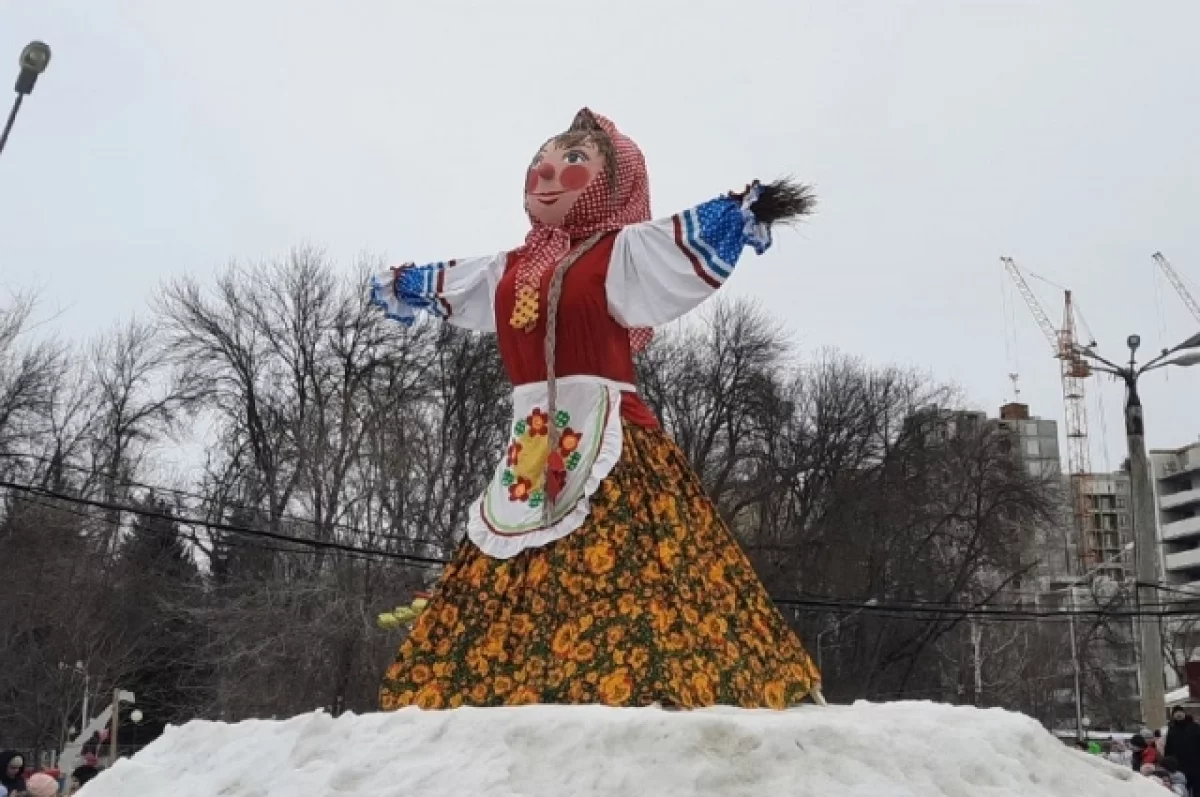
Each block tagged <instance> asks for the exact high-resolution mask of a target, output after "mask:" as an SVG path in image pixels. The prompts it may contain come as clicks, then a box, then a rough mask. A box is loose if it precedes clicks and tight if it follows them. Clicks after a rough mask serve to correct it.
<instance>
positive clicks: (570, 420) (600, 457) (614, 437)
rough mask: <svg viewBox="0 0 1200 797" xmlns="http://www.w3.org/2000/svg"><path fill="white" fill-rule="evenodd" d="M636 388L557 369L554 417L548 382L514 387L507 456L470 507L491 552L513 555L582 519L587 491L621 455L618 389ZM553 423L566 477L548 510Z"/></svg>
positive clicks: (473, 531) (475, 531)
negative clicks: (549, 407) (549, 412)
mask: <svg viewBox="0 0 1200 797" xmlns="http://www.w3.org/2000/svg"><path fill="white" fill-rule="evenodd" d="M634 389H635V388H634V386H633V385H630V384H626V383H623V382H614V381H612V380H609V379H604V378H602V377H598V376H565V377H560V378H559V379H557V380H556V390H557V398H556V404H557V412H555V417H554V418H550V417H549V416H548V415H547V413H546V406H547V398H548V395H547V388H546V383H545V382H537V383H534V384H529V385H521V386H519V387H517V388H516V389H514V390H513V420H512V424H511V426H510V427H509V440H508V445H507V447H506V451H505V454H504V457H503V458H502V459H501V460H500V463H499V465H497V466H496V472H495V474H494V475H493V476H492V480H491V482H490V483H489V484H488V487H487V489H486V490H485V491H484V493H483V495H482V496H480V497H479V499H478V500H477V501H475V503H474V504H472V505H471V510H470V513H469V514H468V519H467V534H468V536H470V538H471V541H472V542H474V543H475V544H476V545H477V546H479V549H480V550H482V551H483V552H484V553H485V554H487V555H488V556H493V557H496V558H498V559H510V558H512V557H514V556H516V555H517V554H519V553H520V552H521V551H523V550H525V549H526V548H536V547H540V546H542V545H546V544H547V543H550V542H553V541H555V540H558V539H561V538H563V537H565V536H567V535H568V534H570V533H571V532H573V531H575V530H576V529H578V528H579V527H580V526H582V525H583V522H584V521H585V520H587V516H588V510H589V506H590V499H591V497H592V495H594V494H595V492H596V490H597V489H598V488H599V487H600V482H602V481H603V480H604V478H605V477H606V476H608V474H609V472H610V471H611V470H612V469H613V466H614V465H616V464H617V461H618V460H619V459H620V458H621V393H622V391H633V390H634ZM551 423H554V424H556V425H557V426H558V427H559V430H560V438H559V444H558V450H559V453H560V454H561V455H562V458H563V460H564V463H565V465H566V484H565V486H564V487H563V488H562V491H561V492H560V493H559V495H558V497H557V498H556V499H555V501H554V502H553V506H552V508H551V512H550V516H549V518H547V516H546V501H547V495H546V490H545V484H544V481H545V471H546V459H547V457H548V456H549V455H550V450H549V449H550V446H549V439H550V435H549V424H551Z"/></svg>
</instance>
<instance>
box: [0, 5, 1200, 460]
mask: <svg viewBox="0 0 1200 797" xmlns="http://www.w3.org/2000/svg"><path fill="white" fill-rule="evenodd" d="M1198 30H1200V3H1196V2H1195V0H1178V1H1177V2H1165V1H1163V2H1152V1H1149V0H1143V2H1128V1H1126V0H1122V1H1120V2H1117V1H1105V0H1074V1H1073V2H1067V1H1066V0H1061V1H1059V2H1056V1H1055V0H1026V1H1024V2H1017V1H1015V0H1014V1H1012V2H968V0H909V1H907V2H903V1H902V0H876V1H875V2H845V1H843V2H821V3H815V2H801V1H800V0H774V1H772V0H757V1H755V0H740V2H738V3H734V2H730V1H729V0H721V1H720V2H699V1H698V0H688V1H685V0H640V1H639V2H628V1H626V2H611V1H609V2H591V3H563V2H533V1H532V0H530V1H528V2H521V1H520V0H503V1H498V0H493V2H482V1H480V2H472V3H467V2H455V1H453V0H437V1H436V2H434V0H425V1H424V2H404V1H403V0H341V2H337V3H332V2H314V1H313V0H287V2H285V1H284V0H274V1H273V2H266V1H265V0H236V2H235V0H203V1H202V2H201V1H200V0H86V1H85V0H0V89H3V90H4V91H7V88H6V87H7V85H8V81H9V80H10V79H11V78H10V77H9V76H7V75H9V74H10V73H11V76H12V77H15V74H16V64H15V61H16V56H17V54H18V52H19V51H20V49H21V47H22V46H23V45H24V44H25V43H26V42H27V41H29V40H31V39H35V38H40V39H43V40H45V41H47V42H48V43H50V45H51V46H52V47H53V50H54V58H53V62H52V63H51V65H50V68H49V70H48V72H47V73H46V74H45V75H44V76H43V77H42V79H41V80H40V81H39V83H38V86H37V90H36V92H35V93H34V94H33V95H32V96H31V97H30V98H29V99H28V101H27V102H26V104H25V107H24V109H23V111H22V112H21V115H20V117H19V119H18V121H17V125H16V128H15V130H14V133H13V135H12V138H11V139H10V141H9V145H8V148H7V149H6V150H5V152H4V153H3V155H2V156H0V289H9V290H13V289H29V288H33V289H38V290H40V291H41V292H42V295H43V298H44V300H45V301H44V304H43V309H44V310H45V311H46V312H47V313H48V314H53V313H55V312H57V313H58V315H57V316H56V320H55V321H54V325H55V328H56V329H58V330H59V331H60V332H61V334H62V335H64V336H69V337H83V336H86V335H88V334H91V333H93V332H95V331H97V330H100V329H102V328H104V327H106V326H107V325H110V324H112V323H113V322H115V321H117V320H120V319H122V318H126V317H128V316H130V315H132V314H134V313H139V312H143V311H144V308H145V307H146V304H147V299H148V297H149V296H150V295H151V294H152V292H153V291H154V290H155V288H156V286H157V285H158V284H159V283H160V281H161V280H163V279H164V278H167V277H170V276H172V275H179V274H195V275H200V276H205V275H210V274H212V273H213V271H214V269H216V268H218V267H220V266H222V265H223V264H225V263H227V262H228V261H229V260H231V259H234V258H237V259H258V258H266V257H273V256H278V255H281V254H285V253H286V252H287V250H288V249H289V248H290V247H292V246H294V245H296V244H304V243H312V244H318V245H321V246H324V247H325V248H326V249H327V250H328V251H329V253H330V254H331V255H332V256H333V257H335V258H337V259H338V260H339V261H340V262H343V263H346V264H347V267H348V266H349V264H350V262H351V261H352V259H353V258H354V256H355V255H357V254H358V253H360V252H372V253H379V254H384V255H387V256H388V257H389V258H392V259H396V260H400V259H403V260H418V261H420V260H431V259H439V258H448V257H455V256H467V255H472V254H482V253H489V252H493V251H498V250H500V249H503V248H509V247H512V246H513V245H515V244H517V243H518V242H519V241H520V240H521V239H522V237H523V236H524V232H525V220H524V217H523V214H522V211H521V201H520V193H521V189H522V178H523V170H524V167H525V164H526V163H527V162H528V159H529V157H530V156H531V154H532V153H533V151H534V150H535V149H536V147H537V146H538V145H539V144H540V143H541V142H542V141H543V140H544V139H545V138H546V137H547V136H548V135H550V134H552V133H554V132H556V131H558V130H560V129H562V128H563V127H564V126H565V125H566V124H567V123H568V122H569V121H570V118H571V116H572V114H573V113H574V111H575V110H576V109H577V108H578V107H580V106H582V105H585V104H586V105H589V106H591V107H592V108H594V109H596V110H597V111H600V112H601V113H604V114H606V115H608V116H610V117H611V118H613V119H614V120H615V121H616V122H617V124H618V125H619V126H621V127H622V128H623V129H624V130H625V132H627V133H628V134H630V135H631V136H632V137H633V138H634V139H635V140H637V141H638V142H639V143H640V144H641V146H642V147H643V149H644V150H645V152H646V156H647V159H648V161H649V167H650V179H651V186H652V190H653V199H654V209H655V213H656V214H658V215H667V214H669V213H671V212H673V211H675V210H678V209H681V208H683V207H686V206H689V205H692V204H695V203H698V202H700V201H703V200H705V199H707V198H709V197H711V196H713V195H715V194H717V193H720V192H722V191H725V190H728V189H730V188H735V187H740V186H742V185H744V184H745V183H746V182H747V181H748V180H750V179H752V178H754V177H763V178H770V177H773V176H776V175H780V174H794V175H796V176H798V177H801V178H802V179H805V180H809V181H812V182H813V183H815V184H816V186H817V189H818V192H819V195H820V199H821V207H820V212H819V214H818V215H817V216H816V217H814V218H813V219H812V221H811V222H810V223H808V224H807V225H806V226H804V227H803V228H801V229H800V230H798V231H796V232H785V233H783V234H781V235H779V236H778V237H777V241H776V247H775V249H774V250H772V252H770V253H769V254H768V255H767V256H765V257H763V258H753V257H748V258H747V259H746V260H745V261H743V263H742V265H741V266H740V267H739V269H738V271H737V272H736V274H735V276H734V277H733V279H732V280H731V281H730V282H729V283H728V287H727V288H726V290H727V291H728V292H729V293H730V294H733V295H737V296H748V297H754V298H757V299H758V300H760V301H761V302H762V303H763V304H764V305H765V306H766V307H767V308H768V309H769V310H771V311H772V312H773V313H774V314H776V315H777V316H778V317H780V318H781V319H783V320H785V321H786V323H787V325H788V326H789V328H790V329H791V330H792V331H793V332H794V334H795V337H796V340H797V342H798V344H799V345H800V347H801V349H802V350H803V351H805V352H812V351H815V350H818V349H821V348H823V347H837V348H839V349H841V350H843V351H845V352H847V353H851V354H855V355H858V356H861V357H862V358H864V359H866V360H868V361H870V362H873V363H880V364H883V363H890V362H898V363H902V364H906V365H912V366H916V367H919V368H922V369H925V370H928V371H929V372H930V373H931V374H933V375H935V376H936V377H938V378H941V379H947V380H953V381H955V382H957V383H958V384H959V385H961V386H962V388H963V389H964V391H965V393H966V395H967V397H968V398H969V400H970V402H971V403H972V404H975V405H977V406H979V407H982V408H986V409H988V410H989V411H990V412H993V413H994V412H995V409H996V407H998V406H999V405H1000V404H1001V403H1003V402H1004V401H1006V400H1008V399H1009V398H1010V397H1011V395H1012V393H1011V385H1010V382H1009V379H1008V374H1009V373H1010V372H1011V371H1012V370H1014V368H1018V367H1019V370H1020V373H1021V380H1022V385H1023V397H1024V398H1025V400H1027V401H1028V402H1029V403H1030V404H1031V405H1032V407H1033V410H1034V411H1035V412H1036V413H1038V414H1041V415H1043V416H1046V417H1053V418H1058V419H1060V420H1061V417H1062V399H1061V393H1060V388H1059V381H1058V364H1057V362H1055V361H1054V360H1052V359H1051V358H1050V356H1049V351H1048V346H1047V344H1046V343H1045V342H1044V340H1043V339H1042V338H1041V337H1040V334H1039V333H1038V331H1037V329H1036V327H1035V326H1034V323H1033V320H1032V317H1031V316H1030V314H1029V312H1028V311H1027V310H1026V308H1025V307H1024V306H1023V305H1022V304H1017V305H1016V307H1015V308H1014V309H1013V310H1012V318H1013V319H1014V320H1015V330H1016V342H1015V345H1010V346H1006V345H1005V340H1006V334H1005V330H1006V327H1007V326H1011V325H1006V321H1005V312H1004V306H1005V305H1004V301H1005V300H1004V297H1005V295H1006V293H1005V291H1006V286H1005V282H1004V278H1003V273H1002V270H1001V267H1000V263H999V257H1000V256H1001V255H1011V256H1012V257H1014V258H1016V260H1017V261H1018V262H1019V263H1021V264H1022V265H1024V266H1025V267H1027V268H1028V269H1029V270H1031V271H1033V272H1035V273H1037V274H1040V275H1042V276H1044V277H1047V278H1049V279H1051V280H1053V281H1054V282H1056V283H1059V284H1061V285H1065V286H1068V287H1071V288H1073V289H1074V291H1075V292H1076V295H1077V297H1078V299H1079V302H1080V303H1081V305H1082V309H1083V312H1084V316H1085V318H1086V320H1087V321H1088V323H1089V324H1090V326H1091V328H1092V329H1093V331H1094V334H1095V336H1096V338H1097V339H1098V340H1099V342H1100V345H1101V349H1102V350H1104V351H1107V352H1110V353H1111V354H1110V356H1122V355H1123V351H1124V343H1123V342H1124V340H1125V337H1126V335H1127V334H1129V333H1130V332H1139V333H1141V334H1142V336H1143V338H1144V339H1145V340H1146V341H1147V342H1148V344H1150V345H1152V346H1154V347H1157V346H1160V345H1163V344H1165V343H1175V342H1178V341H1179V340H1182V339H1183V338H1184V337H1185V336H1187V335H1188V334H1191V333H1192V332H1195V331H1196V330H1197V329H1200V323H1197V322H1196V321H1195V320H1194V319H1192V318H1191V317H1190V316H1189V315H1188V314H1187V311H1186V310H1185V309H1184V306H1183V304H1182V302H1181V301H1180V299H1179V298H1178V297H1177V296H1176V295H1175V293H1174V292H1173V291H1172V290H1171V288H1170V287H1169V286H1168V285H1167V284H1166V283H1165V282H1164V281H1163V280H1162V278H1161V277H1160V276H1158V275H1156V273H1155V270H1154V266H1153V264H1152V261H1151V259H1150V255H1151V253H1153V252H1154V251H1156V250H1162V251H1163V252H1164V253H1166V254H1167V256H1168V257H1169V258H1171V260H1172V261H1173V262H1174V264H1175V265H1176V267H1177V268H1178V269H1179V270H1180V272H1182V273H1183V274H1184V276H1185V278H1187V279H1190V280H1191V282H1192V285H1193V286H1194V287H1193V290H1194V292H1195V294H1196V296H1197V297H1198V298H1200V287H1197V283H1200V149H1198V147H1200V47H1197V40H1196V35H1197V31H1198ZM4 64H8V65H9V66H7V67H6V66H4ZM6 70H7V71H6ZM3 96H7V95H4V94H0V97H3ZM7 102H8V100H7V99H4V100H2V101H0V105H3V106H4V107H5V108H7ZM1032 284H1033V287H1034V289H1035V290H1036V291H1037V292H1038V293H1039V295H1040V296H1041V299H1042V301H1043V302H1044V304H1045V305H1046V308H1047V310H1048V311H1049V313H1050V315H1051V317H1052V318H1054V319H1055V320H1056V321H1057V320H1058V319H1059V318H1060V317H1061V304H1062V294H1061V291H1058V290H1057V289H1055V288H1054V287H1052V286H1051V285H1049V284H1047V283H1045V282H1041V281H1038V280H1034V281H1033V283H1032ZM1008 296H1009V299H1010V300H1014V299H1016V295H1015V293H1012V292H1011V291H1008ZM1018 301H1019V300H1018ZM1089 390H1090V391H1091V393H1092V395H1093V401H1092V409H1093V424H1092V433H1093V437H1094V438H1096V439H1098V438H1099V437H1100V434H1101V431H1102V429H1104V428H1106V429H1107V431H1108V435H1109V440H1108V446H1107V451H1108V454H1109V456H1108V464H1109V466H1110V467H1117V466H1118V465H1119V464H1120V455H1121V453H1122V450H1123V445H1124V443H1123V440H1122V438H1121V436H1120V435H1121V424H1120V415H1119V408H1120V403H1121V390H1120V388H1119V387H1118V386H1117V385H1116V384H1113V383H1109V382H1099V381H1095V380H1093V381H1092V382H1090V383H1089ZM1099 393H1102V394H1103V396H1104V399H1105V402H1104V403H1105V407H1106V409H1107V413H1108V417H1107V418H1106V422H1105V423H1104V424H1101V423H1100V422H1099V420H1098V419H1097V418H1095V415H1096V410H1097V409H1098V408H1097V406H1096V402H1095V399H1094V397H1095V396H1096V395H1097V394H1099ZM1144 400H1145V403H1146V412H1147V420H1148V432H1149V437H1150V443H1151V444H1152V445H1154V446H1160V447H1162V446H1169V447H1176V446H1180V445H1183V444H1186V443H1188V442H1190V441H1193V440H1196V439H1197V437H1198V435H1200V367H1197V368H1195V369H1193V371H1192V372H1187V371H1185V370H1182V369H1178V370H1177V371H1176V372H1175V373H1172V374H1171V375H1170V377H1169V381H1168V379H1167V378H1164V377H1163V376H1161V375H1160V376H1156V377H1152V378H1148V384H1147V386H1146V388H1145V396H1144ZM1093 464H1094V465H1095V467H1096V469H1100V468H1102V467H1103V466H1104V464H1105V457H1104V455H1103V453H1102V447H1101V446H1100V445H1099V444H1097V446H1096V451H1095V453H1094V454H1093Z"/></svg>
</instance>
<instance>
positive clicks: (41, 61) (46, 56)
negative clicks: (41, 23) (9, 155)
mask: <svg viewBox="0 0 1200 797" xmlns="http://www.w3.org/2000/svg"><path fill="white" fill-rule="evenodd" d="M17 63H18V64H19V65H20V67H21V71H20V72H19V73H18V74H17V85H16V86H14V87H13V89H14V91H16V92H17V97H16V99H15V100H13V106H12V110H11V111H9V113H8V121H7V122H5V123H4V132H3V133H0V152H4V145H5V144H6V143H7V142H8V134H9V133H10V132H12V126H13V123H14V122H16V121H17V112H18V111H20V110H21V103H22V102H23V101H24V100H25V96H26V95H28V94H32V93H33V87H34V85H35V84H36V83H37V79H38V75H40V74H42V73H43V72H45V71H46V67H47V66H49V65H50V46H49V45H47V44H46V43H45V42H38V41H33V42H30V43H29V44H27V45H25V49H24V50H22V51H21V57H20V58H19V59H18V61H17Z"/></svg>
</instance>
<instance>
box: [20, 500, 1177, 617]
mask: <svg viewBox="0 0 1200 797" xmlns="http://www.w3.org/2000/svg"><path fill="white" fill-rule="evenodd" d="M0 487H4V488H6V489H8V490H10V491H12V492H17V493H21V494H23V495H25V496H30V495H32V496H34V497H35V498H36V497H41V498H45V499H51V500H53V501H56V502H65V503H68V504H76V505H82V506H88V507H92V508H99V509H107V510H110V511H121V512H128V513H130V514H134V515H140V516H143V517H151V518H157V519H162V520H167V521H170V522H174V523H178V524H180V525H195V526H201V527H205V528H210V529H215V530H220V531H226V532H228V533H233V534H241V535H245V536H249V537H255V538H266V539H271V540H274V541H283V542H288V543H293V544H296V545H301V546H310V547H313V548H323V549H331V550H337V551H339V552H342V553H346V554H352V555H353V554H357V555H362V556H370V557H382V558H388V559H393V560H399V561H402V562H408V563H412V564H418V565H423V566H436V567H441V566H443V565H445V564H446V563H447V560H444V559H434V558H432V557H421V556H414V555H408V554H403V553H398V552H393V551H383V550H371V549H362V548H357V547H355V546H349V545H344V544H341V543H335V542H331V541H326V540H312V539H306V538H302V537H293V536H291V535H286V534H279V533H275V532H268V531H264V530H262V529H249V528H244V527H238V526H233V525H231V524H225V523H215V522H212V521H205V520H200V519H195V518H188V517H186V516H176V515H172V514H170V513H165V512H158V511H155V510H149V509H144V508H141V507H132V506H124V505H118V504H111V503H109V502H104V501H95V500H91V499H84V498H78V497H76V496H68V495H63V494H60V493H56V492H55V491H52V490H45V489H43V488H39V487H36V486H33V485H21V484H17V483H13V482H8V481H0ZM37 503H39V505H41V506H45V507H47V508H52V509H57V510H61V511H64V512H71V513H73V514H79V513H77V512H75V510H72V509H69V508H67V507H62V506H59V505H58V504H47V503H44V502H37ZM81 516H82V517H87V518H89V519H93V520H96V519H98V520H101V521H109V522H111V521H110V519H107V518H92V516H90V515H86V514H82V515H81ZM277 550H278V552H280V553H297V552H300V551H298V550H296V549H287V548H279V549H277ZM1189 594H1191V593H1189ZM771 597H772V599H773V600H774V601H775V603H776V604H777V605H779V606H785V607H794V608H808V609H820V610H826V611H833V610H843V611H845V610H853V611H855V612H861V613H864V614H870V615H873V616H876V617H881V618H891V619H909V620H911V619H914V618H917V619H926V620H936V619H942V618H957V619H967V618H975V619H986V620H989V621H991V620H994V621H997V622H1010V621H1011V622H1023V621H1028V620H1045V621H1057V620H1064V619H1069V618H1071V617H1090V618H1096V619H1101V618H1118V619H1120V618H1134V617H1172V616H1196V615H1197V614H1198V613H1197V612H1196V611H1194V610H1189V609H1181V608H1179V607H1178V602H1168V603H1156V604H1143V608H1141V609H1137V610H1124V609H1106V608H1100V607H1096V608H1082V609H1073V610H1072V609H1052V610H1041V609H1033V610H1031V609H1027V608H1023V607H1022V606H1020V605H1016V606H1005V605H1002V604H993V603H979V604H964V603H948V602H939V601H924V600H919V599H913V600H903V599H894V600H891V601H889V602H886V603H884V602H873V601H870V600H867V599H848V598H843V597H836V596H820V595H808V596H805V595H799V596H789V597H785V596H771ZM1196 597H1197V598H1198V599H1200V595H1197V596H1196ZM1151 609H1157V611H1151Z"/></svg>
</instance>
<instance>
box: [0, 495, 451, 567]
mask: <svg viewBox="0 0 1200 797" xmlns="http://www.w3.org/2000/svg"><path fill="white" fill-rule="evenodd" d="M0 487H5V488H7V489H9V490H14V491H16V492H20V493H26V494H32V495H40V496H42V497H44V498H52V499H54V500H57V501H66V502H68V503H74V504H77V505H81V506H90V507H94V508H96V509H106V510H109V511H113V512H128V513H130V514H134V515H140V516H142V517H149V518H157V519H159V520H166V521H170V522H174V523H179V524H181V525H190V526H200V527H203V528H206V529H209V530H210V531H223V532H226V533H229V534H241V535H245V536H247V537H258V538H262V539H271V540H275V541H279V542H290V543H294V544H297V545H305V546H309V547H312V548H324V549H326V550H334V551H342V552H345V553H359V554H363V553H365V554H374V555H378V556H384V557H388V558H391V559H397V560H400V561H406V562H412V563H417V564H425V565H436V566H439V567H440V566H442V565H444V564H446V560H445V559H440V558H434V557H428V556H418V555H416V554H404V553H399V552H395V551H385V550H380V549H368V548H360V547H358V546H354V545H348V544H346V543H341V542H335V541H333V540H317V539H310V538H306V537H296V536H294V535H291V534H284V533H282V532H276V531H267V530H265V529H251V528H248V527H245V526H237V525H233V524H231V523H222V522H218V521H213V520H204V519H203V518H192V517H188V516H186V515H182V514H179V515H175V514H171V513H168V512H160V511H158V510H154V509H148V508H145V507H137V506H129V505H125V504H117V503H113V502H109V501H100V500H97V499H93V498H80V497H78V496H71V495H66V494H64V493H60V492H57V491H55V490H49V489H46V488H43V487H38V486H35V485H27V484H19V483H16V482H10V481H7V480H0Z"/></svg>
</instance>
